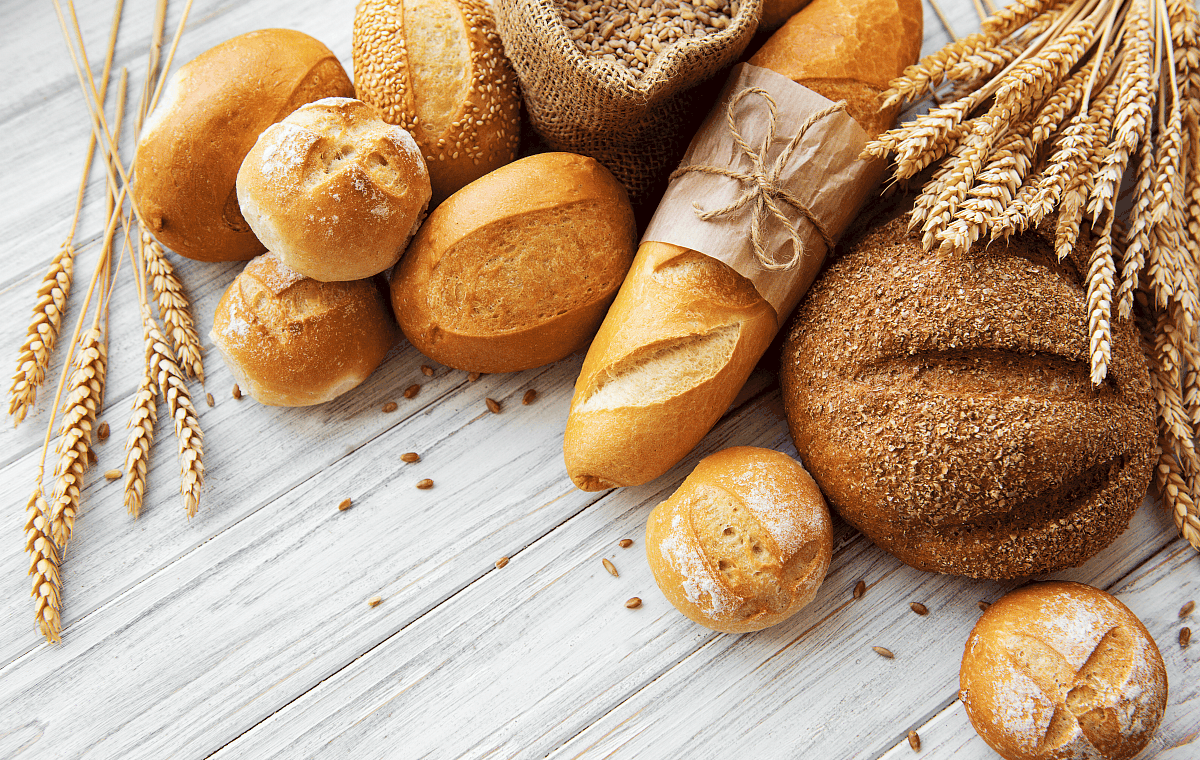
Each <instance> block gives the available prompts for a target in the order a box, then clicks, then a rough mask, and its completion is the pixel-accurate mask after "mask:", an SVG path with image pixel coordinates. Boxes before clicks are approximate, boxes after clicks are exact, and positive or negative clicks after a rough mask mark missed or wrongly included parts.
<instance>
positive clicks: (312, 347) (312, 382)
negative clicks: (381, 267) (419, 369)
mask: <svg viewBox="0 0 1200 760" xmlns="http://www.w3.org/2000/svg"><path fill="white" fill-rule="evenodd" d="M209 337H211V338H212V340H213V343H215V344H216V346H217V348H219V349H220V350H221V353H222V354H223V355H224V356H225V362H226V364H228V365H229V369H230V371H232V372H233V375H234V377H236V378H237V380H238V384H239V386H240V387H241V388H242V390H244V391H248V392H249V393H250V395H251V396H253V397H254V398H255V399H256V400H257V401H258V402H259V403H262V404H267V405H269V406H309V405H312V404H322V403H324V402H326V401H331V400H333V399H335V398H337V397H338V396H340V395H342V394H343V393H345V392H346V391H348V390H350V389H351V388H354V387H355V386H357V385H359V384H360V383H361V382H362V381H363V380H366V379H367V376H368V375H370V374H371V373H372V372H374V371H375V368H376V367H378V366H379V364H380V362H382V361H383V358H384V356H386V355H387V352H388V350H389V349H391V347H392V346H393V345H394V344H395V342H396V339H397V337H398V336H397V331H396V325H395V323H394V322H393V321H392V315H391V313H390V310H389V309H388V307H387V303H386V302H385V301H384V295H383V291H382V288H381V285H380V283H378V282H377V281H376V280H374V279H370V280H356V281H353V282H319V281H318V280H313V279H311V278H308V277H305V276H304V275H302V274H300V273H299V272H296V271H294V270H292V269H288V268H287V267H286V266H284V265H283V264H282V263H281V262H280V261H279V257H278V256H276V255H275V254H274V253H266V254H263V255H262V256H259V257H257V258H255V259H254V260H253V261H251V262H250V263H248V264H246V268H245V269H243V270H242V273H241V274H239V275H238V276H237V278H236V279H235V280H234V281H233V282H232V283H230V285H229V287H228V288H227V289H226V290H225V293H224V295H222V296H221V301H220V303H218V304H217V313H216V315H215V316H214V317H213V329H212V332H211V333H210V335H209Z"/></svg>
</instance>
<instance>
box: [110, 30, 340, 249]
mask: <svg viewBox="0 0 1200 760" xmlns="http://www.w3.org/2000/svg"><path fill="white" fill-rule="evenodd" d="M353 94H354V86H353V85H352V84H351V83H350V78H349V77H347V76H346V72H345V70H344V69H343V68H342V65H341V64H340V63H338V59H337V56H335V55H334V54H333V52H332V51H331V50H329V48H327V47H325V46H324V45H322V44H321V43H320V42H318V41H317V40H315V39H313V38H312V37H309V36H308V35H307V34H304V33H302V32H296V31H292V30H291V29H262V30H259V31H256V32H250V33H248V34H243V35H241V36H239V37H234V38H233V39H231V40H228V41H226V42H223V43H221V44H220V45H217V46H216V47H214V48H212V49H211V50H209V51H207V52H205V53H201V54H200V55H199V56H197V57H196V58H195V59H193V60H192V61H189V62H188V63H186V64H184V65H183V66H181V67H180V68H179V70H178V71H176V72H175V74H174V75H173V76H172V77H171V79H170V80H169V82H168V84H167V86H166V88H165V89H164V90H163V93H162V100H161V102H159V104H158V106H157V107H156V108H155V109H154V112H153V113H152V114H150V118H149V119H147V120H146V124H145V126H144V128H143V130H142V136H141V139H140V140H139V141H138V148H137V153H136V155H135V156H134V161H133V171H134V179H133V198H134V200H135V202H136V203H137V207H138V210H139V211H140V212H141V215H142V217H143V218H144V219H145V220H146V224H147V226H148V227H149V229H150V232H151V233H153V234H154V237H155V238H157V239H158V242H160V243H162V244H163V245H164V246H166V247H167V248H170V249H171V250H173V251H175V252H176V253H178V254H179V255H181V256H186V257H188V258H190V259H198V260H200V261H240V260H246V259H251V258H254V257H255V256H257V255H258V254H260V253H262V252H263V250H264V246H263V244H262V243H260V242H259V240H258V238H257V237H255V236H254V233H253V232H252V231H251V229H250V225H248V224H247V223H246V220H245V219H244V218H243V217H242V212H241V209H240V207H239V206H238V200H237V189H236V187H235V184H236V180H237V173H238V167H239V166H241V163H242V159H243V158H245V156H246V154H247V153H249V152H250V148H252V147H253V146H254V142H255V141H256V140H257V139H258V136H259V134H261V133H262V131H263V130H264V129H266V128H267V127H269V126H270V125H271V124H274V123H275V122H277V121H279V120H281V119H283V118H284V117H285V116H287V115H288V114H290V113H291V112H292V111H294V110H296V109H297V108H299V107H300V106H302V105H304V104H305V103H308V102H311V101H313V100H319V99H321V98H324V97H335V96H341V97H349V96H351V95H353Z"/></svg>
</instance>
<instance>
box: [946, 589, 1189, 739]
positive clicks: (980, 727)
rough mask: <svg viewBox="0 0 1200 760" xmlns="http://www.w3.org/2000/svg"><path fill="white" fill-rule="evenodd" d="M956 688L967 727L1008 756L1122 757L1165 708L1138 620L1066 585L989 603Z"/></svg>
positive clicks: (1159, 669)
mask: <svg viewBox="0 0 1200 760" xmlns="http://www.w3.org/2000/svg"><path fill="white" fill-rule="evenodd" d="M959 684H960V687H961V693H960V696H961V697H962V702H963V706H964V707H965V708H966V710H967V715H968V717H970V719H971V725H973V726H974V727H975V730H976V731H977V732H979V735H980V737H982V738H983V740H984V741H985V742H987V743H988V745H989V746H990V747H991V748H992V749H994V750H996V752H998V753H1000V755H1001V756H1002V757H1004V758H1005V759H1006V760H1057V759H1058V758H1075V757H1079V758H1100V759H1102V760H1126V759H1127V758H1131V757H1133V756H1134V755H1136V754H1137V753H1138V752H1140V751H1141V750H1142V748H1143V747H1145V746H1146V745H1147V744H1148V743H1149V741H1150V739H1151V737H1153V736H1154V732H1155V731H1156V730H1157V729H1158V725H1159V723H1160V722H1161V721H1162V716H1163V710H1164V709H1165V707H1166V704H1167V673H1166V669H1165V667H1164V665H1163V659H1162V655H1161V654H1160V653H1159V651H1158V647H1157V646H1155V644H1154V639H1152V638H1151V637H1150V634H1149V633H1148V632H1147V631H1146V627H1145V626H1144V625H1142V622H1141V621H1140V620H1138V619H1137V616H1136V615H1134V614H1133V613H1132V612H1130V611H1129V608H1128V607H1126V606H1125V605H1123V604H1121V602H1120V601H1118V600H1117V599H1116V598H1114V597H1113V596H1111V595H1109V594H1106V593H1104V592H1103V591H1100V590H1098V589H1094V588H1092V587H1090V586H1085V585H1083V584H1081V583H1070V582H1065V581H1056V582H1051V583H1038V584H1034V585H1031V586H1025V587H1023V588H1020V589H1017V590H1016V591H1013V592H1011V593H1009V594H1006V595H1005V596H1004V597H1003V598H1002V599H1001V600H1000V601H998V602H996V603H995V604H993V605H992V606H991V607H989V608H988V610H987V611H986V612H984V613H983V616H982V617H980V618H979V622H977V623H976V624H975V628H974V630H972V631H971V635H970V637H969V638H968V639H967V645H966V651H965V652H964V654H963V661H962V668H961V669H960V671H959Z"/></svg>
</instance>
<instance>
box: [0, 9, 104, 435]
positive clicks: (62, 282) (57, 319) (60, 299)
mask: <svg viewBox="0 0 1200 760" xmlns="http://www.w3.org/2000/svg"><path fill="white" fill-rule="evenodd" d="M124 5H125V2H124V0H117V2H116V5H115V6H114V9H113V19H112V26H111V28H110V30H109V35H108V48H107V52H106V53H105V56H104V70H103V74H102V75H101V81H102V84H101V86H100V91H99V102H101V103H103V102H104V99H105V97H106V96H107V94H108V80H109V75H110V73H111V72H112V62H113V53H114V52H115V51H116V46H117V31H118V29H119V28H120V25H121V13H122V11H123V9H124ZM95 155H96V136H95V135H94V134H92V135H89V137H88V147H87V151H86V156H85V158H84V160H83V176H82V177H81V178H80V180H79V189H78V190H77V191H76V193H75V212H74V214H73V216H72V219H71V226H70V228H69V229H68V231H67V236H66V239H65V240H64V241H63V243H62V246H60V247H59V250H58V253H57V254H55V256H54V258H53V259H51V261H50V267H49V269H48V270H47V271H46V273H45V274H44V275H43V276H42V281H41V282H40V283H39V284H38V289H37V300H36V301H35V302H34V305H33V319H32V320H31V321H30V323H29V328H28V329H27V330H26V333H25V340H24V342H22V343H21V348H20V349H18V351H17V369H16V372H14V373H13V382H12V388H10V389H9V396H10V398H9V404H8V413H9V415H11V416H12V418H13V425H14V426H15V425H19V424H21V422H22V421H23V420H24V419H25V416H26V415H27V414H28V412H29V410H30V409H31V408H33V405H34V404H35V403H36V402H37V391H38V388H39V387H41V385H42V383H43V382H45V380H46V369H47V368H48V367H49V366H50V355H51V354H52V353H53V352H54V345H55V343H57V342H58V333H59V331H60V330H61V328H62V319H63V314H64V313H65V312H66V308H67V299H68V297H69V296H70V294H71V278H72V275H73V273H74V264H75V253H76V249H75V231H76V229H77V228H78V226H79V215H80V213H81V212H82V211H83V196H84V192H85V191H86V189H87V182H88V177H89V175H90V174H91V168H92V159H93V158H94V157H95Z"/></svg>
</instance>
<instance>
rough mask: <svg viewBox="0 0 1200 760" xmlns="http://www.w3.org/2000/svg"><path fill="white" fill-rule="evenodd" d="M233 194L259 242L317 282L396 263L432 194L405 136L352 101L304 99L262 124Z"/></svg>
mask: <svg viewBox="0 0 1200 760" xmlns="http://www.w3.org/2000/svg"><path fill="white" fill-rule="evenodd" d="M237 189H238V202H239V203H240V204H241V207H242V214H243V216H245V217H246V221H247V222H248V223H249V224H250V227H251V229H253V230H254V234H256V235H258V239H259V240H261V241H262V243H263V244H264V245H266V246H267V248H268V249H270V251H271V252H272V253H274V254H275V255H276V256H278V257H279V260H280V261H282V262H283V263H284V264H285V265H287V266H288V267H290V268H292V269H294V270H296V271H297V272H299V273H300V274H302V275H305V276H306V277H311V278H313V279H314V280H321V281H322V282H333V281H342V280H361V279H364V278H366V277H371V276H372V275H375V274H379V273H380V272H382V271H383V270H385V269H387V268H388V267H390V266H392V265H393V264H395V263H396V261H397V260H399V258H400V254H401V253H403V252H404V247H405V245H407V244H408V241H409V239H410V238H411V237H412V236H413V234H414V233H415V232H416V231H417V226H418V225H419V224H420V221H421V219H422V218H423V217H424V214H425V210H426V207H427V206H428V205H429V196H430V189H429V173H428V172H427V171H426V170H425V161H424V159H422V158H421V151H420V149H419V148H418V147H417V144H416V142H414V141H413V139H412V136H411V135H410V134H409V133H408V132H406V131H405V130H404V129H402V128H400V127H397V126H393V125H391V124H387V123H386V122H384V121H383V120H382V119H381V118H380V117H379V111H378V110H376V109H375V108H374V107H373V106H369V105H367V104H366V103H363V102H362V101H360V100H354V99H351V98H324V99H322V100H318V101H316V102H315V103H309V104H308V105H305V106H301V107H300V108H298V109H296V110H295V111H293V112H292V114H291V115H290V116H288V117H287V118H286V119H284V120H283V121H281V122H278V123H277V124H273V125H271V126H270V127H268V128H267V130H266V131H265V132H263V133H262V135H261V136H260V137H259V138H258V142H256V143H255V144H254V147H253V148H252V149H251V150H250V153H249V154H247V156H246V159H245V160H244V161H242V168H241V169H240V170H239V171H238V175H237Z"/></svg>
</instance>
